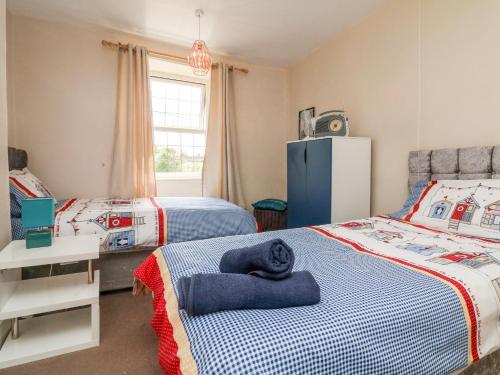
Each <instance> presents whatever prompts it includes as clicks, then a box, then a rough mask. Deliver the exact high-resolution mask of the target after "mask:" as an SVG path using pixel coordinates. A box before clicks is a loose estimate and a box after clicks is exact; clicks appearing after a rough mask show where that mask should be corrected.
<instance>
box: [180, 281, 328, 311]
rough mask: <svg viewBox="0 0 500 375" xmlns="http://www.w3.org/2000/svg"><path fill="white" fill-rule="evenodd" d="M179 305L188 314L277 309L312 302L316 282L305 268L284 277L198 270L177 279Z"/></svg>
mask: <svg viewBox="0 0 500 375" xmlns="http://www.w3.org/2000/svg"><path fill="white" fill-rule="evenodd" d="M177 294H178V304H179V309H184V310H185V311H186V313H187V314H188V315H190V316H195V315H204V314H210V313H214V312H217V311H222V310H241V309H279V308H284V307H294V306H307V305H314V304H316V303H318V302H319V301H320V291H319V286H318V284H317V283H316V280H314V277H313V276H312V275H311V274H310V273H309V272H308V271H301V272H293V273H292V274H291V275H290V276H289V277H287V278H286V279H283V280H268V279H263V278H260V277H255V276H252V275H242V274H231V273H205V274H202V273H199V274H195V275H193V276H191V277H182V278H180V279H179V280H178V281H177Z"/></svg>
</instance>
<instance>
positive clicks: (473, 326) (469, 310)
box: [307, 227, 479, 361]
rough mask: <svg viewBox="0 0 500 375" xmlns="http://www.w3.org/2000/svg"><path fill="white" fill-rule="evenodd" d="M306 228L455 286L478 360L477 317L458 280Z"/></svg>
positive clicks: (473, 352)
mask: <svg viewBox="0 0 500 375" xmlns="http://www.w3.org/2000/svg"><path fill="white" fill-rule="evenodd" d="M307 228H309V229H312V230H314V231H316V232H318V233H321V234H323V235H324V236H327V237H330V238H333V239H335V240H337V241H339V242H342V243H344V244H346V245H349V246H350V247H352V248H354V249H356V250H357V251H359V252H362V253H367V254H370V255H373V256H376V257H379V258H383V259H387V260H390V261H392V262H395V263H399V264H403V265H405V266H407V267H409V268H414V269H417V270H419V271H422V272H425V273H428V274H430V275H432V276H435V277H436V278H439V279H442V280H444V281H446V282H448V283H450V284H452V285H453V286H454V287H455V288H457V290H458V291H459V293H460V294H461V296H462V297H463V299H464V301H465V305H466V308H467V313H468V314H469V317H470V322H471V342H470V348H471V353H472V359H473V361H477V360H479V355H478V351H477V319H476V315H475V312H474V306H473V303H472V298H471V296H470V295H469V293H467V290H466V289H465V287H464V286H463V285H462V284H460V283H459V282H458V281H456V280H453V279H451V278H449V277H447V276H445V275H442V274H440V273H439V272H436V271H434V270H431V269H428V268H425V267H422V266H418V265H416V264H412V263H409V262H407V261H404V260H402V259H398V258H393V257H390V256H387V255H382V254H377V253H375V252H373V251H371V250H369V249H367V248H365V247H362V246H361V245H359V244H357V243H355V242H352V241H349V240H347V239H345V238H342V237H338V236H335V235H334V234H331V233H330V232H328V231H326V230H324V229H321V228H318V227H307Z"/></svg>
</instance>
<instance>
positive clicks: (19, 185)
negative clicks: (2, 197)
mask: <svg viewBox="0 0 500 375" xmlns="http://www.w3.org/2000/svg"><path fill="white" fill-rule="evenodd" d="M9 180H10V181H11V182H12V183H13V184H14V185H16V186H17V187H18V188H19V190H21V191H22V192H23V193H24V194H26V195H27V196H28V197H31V198H37V196H36V195H35V194H33V192H31V190H29V189H28V188H27V187H26V186H24V185H23V184H21V183H20V182H19V181H18V180H17V179H16V178H14V177H9Z"/></svg>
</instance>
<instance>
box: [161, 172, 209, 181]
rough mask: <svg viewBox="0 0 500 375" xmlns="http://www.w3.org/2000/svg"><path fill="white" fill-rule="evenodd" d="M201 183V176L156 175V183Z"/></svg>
mask: <svg viewBox="0 0 500 375" xmlns="http://www.w3.org/2000/svg"><path fill="white" fill-rule="evenodd" d="M169 180H170V181H172V180H173V181H176V180H178V181H201V175H196V174H189V173H186V174H182V173H178V174H174V173H172V174H157V175H156V181H169Z"/></svg>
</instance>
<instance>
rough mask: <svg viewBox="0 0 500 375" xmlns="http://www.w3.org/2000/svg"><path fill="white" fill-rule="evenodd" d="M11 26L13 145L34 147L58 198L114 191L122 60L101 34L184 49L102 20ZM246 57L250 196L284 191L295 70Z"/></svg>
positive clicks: (240, 82) (34, 160)
mask: <svg viewBox="0 0 500 375" xmlns="http://www.w3.org/2000/svg"><path fill="white" fill-rule="evenodd" d="M8 31H9V34H8V50H9V82H10V83H11V87H9V109H10V111H11V116H10V118H9V120H10V123H9V128H10V131H11V133H10V136H9V142H10V143H11V144H12V145H16V146H18V147H22V148H25V149H27V151H28V153H29V157H30V161H29V165H30V168H31V169H32V170H33V172H34V173H35V174H36V175H38V176H39V177H40V178H41V179H42V180H43V181H45V182H46V184H47V186H48V187H49V188H50V189H52V190H53V192H54V194H55V195H56V196H57V197H73V196H76V197H98V196H105V195H107V192H108V185H109V172H110V169H109V168H110V160H111V151H112V150H111V148H112V139H113V128H114V113H115V90H116V63H117V58H116V51H113V50H110V49H106V48H103V47H101V45H100V42H101V39H108V40H120V41H123V42H132V43H138V44H142V45H146V46H147V47H149V48H150V49H154V50H159V51H164V52H168V53H176V54H186V51H185V50H184V49H179V48H177V47H174V46H169V45H165V44H162V43H159V42H156V41H153V40H148V39H143V38H139V37H136V36H132V35H126V34H123V33H118V32H113V31H110V30H106V29H101V28H97V27H90V26H89V27H83V26H74V25H67V24H59V23H53V22H47V21H42V20H36V19H32V18H27V17H21V16H14V15H9V17H8ZM238 64H239V65H241V66H244V67H247V68H248V69H249V70H250V73H249V74H248V75H242V74H236V75H235V76H236V78H235V86H236V90H237V92H238V96H237V99H236V121H237V124H238V125H237V126H238V130H239V134H238V148H239V151H240V153H241V161H242V173H243V176H242V177H243V185H244V186H243V188H244V191H245V194H246V197H247V201H248V202H249V203H250V202H252V201H254V200H256V199H260V198H264V197H269V196H276V197H283V196H284V194H285V157H284V142H285V139H286V127H287V125H286V118H287V115H288V108H287V101H286V97H287V72H286V70H284V69H277V68H271V67H263V66H256V65H249V64H245V63H242V62H238ZM161 184H162V185H163V184H164V183H163V182H162V183H161ZM174 184H175V183H173V185H174ZM172 188H173V186H172ZM163 191H165V190H163ZM167 191H171V190H167Z"/></svg>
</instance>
